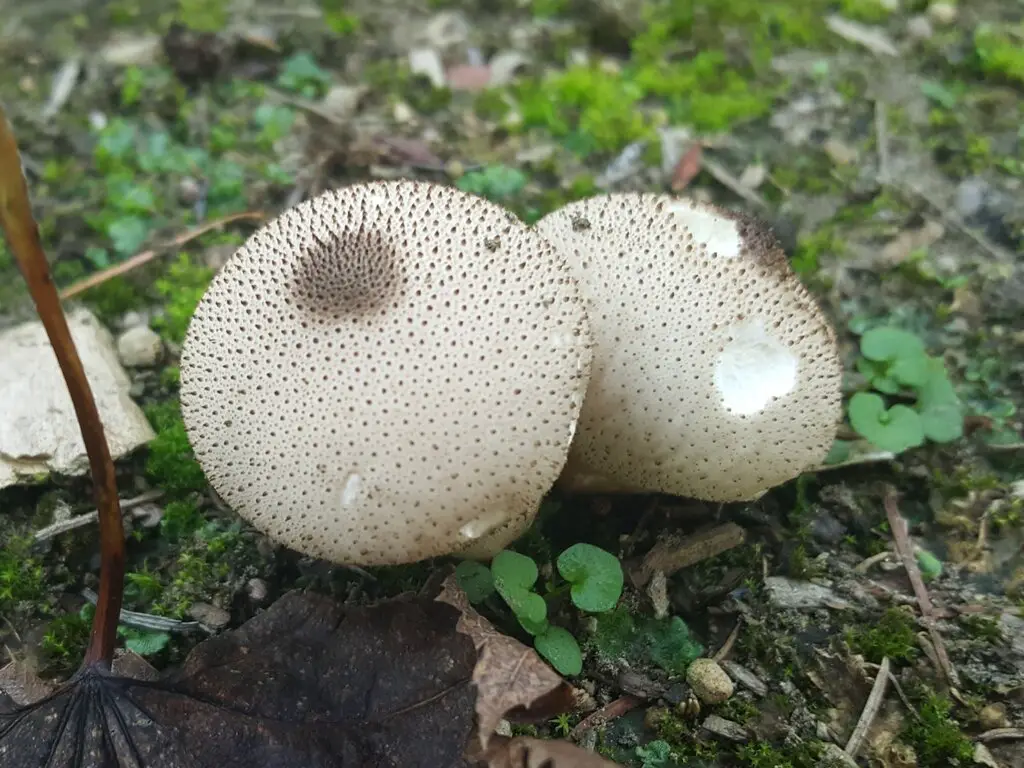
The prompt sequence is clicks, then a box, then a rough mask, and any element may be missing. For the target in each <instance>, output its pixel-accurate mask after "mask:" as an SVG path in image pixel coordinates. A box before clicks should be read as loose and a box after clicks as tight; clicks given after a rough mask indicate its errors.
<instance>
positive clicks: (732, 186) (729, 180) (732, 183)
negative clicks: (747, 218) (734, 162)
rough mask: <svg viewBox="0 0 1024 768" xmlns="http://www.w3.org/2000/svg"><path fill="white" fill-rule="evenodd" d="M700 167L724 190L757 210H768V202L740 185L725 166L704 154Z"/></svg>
mask: <svg viewBox="0 0 1024 768" xmlns="http://www.w3.org/2000/svg"><path fill="white" fill-rule="evenodd" d="M701 167H702V168H703V169H704V170H705V171H707V172H708V173H710V174H711V176H712V177H713V178H714V179H715V181H717V182H718V183H719V184H721V185H722V186H723V187H725V188H726V189H729V190H731V191H732V192H735V193H736V194H737V195H739V196H740V197H742V198H743V199H744V200H746V201H747V202H748V203H750V204H751V205H756V206H757V207H758V208H769V207H770V206H769V205H768V201H767V200H765V199H764V198H763V197H761V196H760V195H759V194H757V193H756V192H755V191H754V190H752V189H750V188H749V187H745V186H743V185H742V184H740V180H739V179H737V178H736V177H735V176H733V175H732V174H731V173H730V172H729V171H728V170H726V168H725V166H724V165H722V164H721V163H719V162H717V161H715V160H712V159H711V158H710V157H708V155H707V153H705V154H704V158H703V160H702V161H701Z"/></svg>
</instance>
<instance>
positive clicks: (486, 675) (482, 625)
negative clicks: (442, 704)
mask: <svg viewBox="0 0 1024 768" xmlns="http://www.w3.org/2000/svg"><path fill="white" fill-rule="evenodd" d="M437 599H438V600H439V601H441V602H444V603H448V604H449V605H452V606H455V607H456V608H458V609H459V610H460V611H461V612H462V618H461V619H459V623H458V627H457V628H458V630H459V631H460V632H464V633H465V634H466V635H468V636H469V637H471V638H472V639H473V644H474V645H475V646H476V649H477V654H478V660H477V663H476V668H475V669H474V670H473V682H474V683H476V687H477V699H476V716H477V728H478V729H479V737H480V747H481V749H487V748H488V746H489V744H490V739H491V738H492V736H493V734H494V731H495V729H496V728H497V727H498V723H499V722H500V721H501V720H502V718H505V717H509V716H511V717H516V718H522V719H527V718H529V719H546V718H549V717H554V716H555V715H557V714H560V713H562V712H565V711H567V710H570V709H572V708H573V707H574V704H575V699H576V695H575V692H574V690H573V688H572V686H570V685H569V684H568V683H566V682H565V681H564V680H563V679H562V678H561V677H559V675H558V673H556V672H555V671H554V670H553V669H552V668H551V667H549V666H548V665H547V664H546V663H545V662H544V661H543V659H541V657H540V656H539V655H538V654H537V652H536V651H535V650H533V649H532V648H528V647H527V646H525V645H523V644H522V643H521V642H519V641H518V640H516V639H515V638H514V637H509V636H508V635H505V634H502V633H501V632H499V631H498V630H496V629H495V628H494V626H493V625H492V624H491V623H490V622H489V621H488V620H487V619H485V618H484V617H483V616H481V615H480V614H479V613H477V611H476V610H475V609H474V608H473V606H472V605H470V603H469V598H467V597H466V593H465V592H463V591H462V589H461V588H460V587H459V585H458V583H457V582H456V580H455V576H454V575H452V576H449V577H448V578H447V579H446V580H445V582H444V585H443V587H442V589H441V594H440V595H438V597H437Z"/></svg>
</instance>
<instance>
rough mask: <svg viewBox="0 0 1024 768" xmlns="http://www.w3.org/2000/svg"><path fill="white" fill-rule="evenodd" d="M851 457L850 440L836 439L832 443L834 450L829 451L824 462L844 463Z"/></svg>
mask: <svg viewBox="0 0 1024 768" xmlns="http://www.w3.org/2000/svg"><path fill="white" fill-rule="evenodd" d="M848 458H850V441H849V440H836V441H835V442H833V443H832V450H830V451H829V452H828V456H826V457H825V461H824V462H822V463H823V464H842V463H843V462H844V461H846V460H847V459H848Z"/></svg>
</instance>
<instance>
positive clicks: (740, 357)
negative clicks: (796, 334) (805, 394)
mask: <svg viewBox="0 0 1024 768" xmlns="http://www.w3.org/2000/svg"><path fill="white" fill-rule="evenodd" d="M799 367H800V361H799V358H798V357H797V355H796V354H794V352H793V351H792V350H791V349H790V348H789V347H787V346H786V345H785V344H783V343H782V342H780V341H779V340H778V339H776V338H774V337H773V336H771V334H769V333H768V332H767V331H765V329H764V327H763V326H761V325H760V324H757V325H755V324H751V323H748V324H746V325H743V326H739V327H737V328H735V329H734V331H733V339H732V341H730V342H729V343H728V344H727V345H726V347H725V349H724V350H723V351H722V354H721V355H719V356H718V364H717V365H716V366H715V387H716V388H717V389H718V393H719V395H720V396H721V398H722V406H723V407H724V408H725V409H726V410H727V411H730V412H732V413H735V414H737V415H739V416H750V415H752V414H755V413H758V412H759V411H763V410H764V409H765V407H766V406H767V405H768V404H769V403H770V402H771V401H772V400H774V399H776V398H779V397H783V396H785V395H788V394H789V393H790V392H792V391H793V390H794V389H796V384H797V373H798V371H799Z"/></svg>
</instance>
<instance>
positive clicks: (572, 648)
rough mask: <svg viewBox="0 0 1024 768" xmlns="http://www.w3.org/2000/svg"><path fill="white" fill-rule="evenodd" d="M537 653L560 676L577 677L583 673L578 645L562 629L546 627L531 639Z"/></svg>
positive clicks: (581, 656)
mask: <svg viewBox="0 0 1024 768" xmlns="http://www.w3.org/2000/svg"><path fill="white" fill-rule="evenodd" d="M533 644H534V646H535V647H536V648H537V653H539V654H540V655H541V656H543V657H544V658H545V659H547V660H548V662H549V663H550V664H551V666H552V667H554V668H555V669H556V670H557V671H558V673H559V674H561V675H578V674H579V673H580V672H582V671H583V654H582V653H580V646H579V643H577V642H576V638H575V637H573V636H572V635H571V634H570V633H569V632H568V631H567V630H565V629H562V627H548V629H547V631H546V632H545V633H544V634H542V635H537V636H536V637H535V638H534V639H533Z"/></svg>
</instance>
